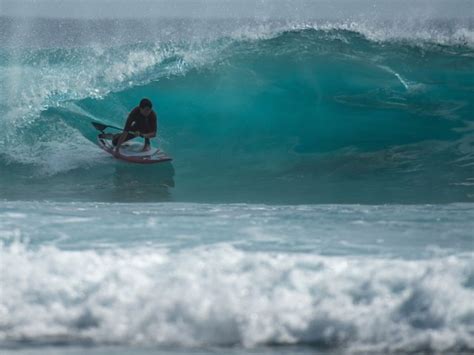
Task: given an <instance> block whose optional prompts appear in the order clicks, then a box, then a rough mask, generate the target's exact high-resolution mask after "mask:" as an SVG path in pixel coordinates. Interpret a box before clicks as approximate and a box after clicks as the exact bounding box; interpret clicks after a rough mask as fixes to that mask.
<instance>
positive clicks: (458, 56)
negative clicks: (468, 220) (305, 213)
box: [0, 26, 474, 202]
mask: <svg viewBox="0 0 474 355" xmlns="http://www.w3.org/2000/svg"><path fill="white" fill-rule="evenodd" d="M348 28H349V29H351V27H350V26H349V27H348ZM239 31H240V32H236V31H234V32H233V37H232V36H231V37H225V36H224V37H221V38H218V39H212V40H211V39H209V38H205V39H201V40H199V41H194V42H189V41H186V40H181V41H177V42H165V43H163V42H156V43H150V42H143V43H136V44H123V45H119V46H109V47H104V46H101V45H97V46H96V47H94V46H87V47H77V48H74V47H73V48H40V49H28V50H25V49H4V50H3V54H2V55H1V56H0V61H1V62H2V63H3V68H4V69H3V70H2V72H1V73H0V75H2V81H3V82H6V83H7V87H8V93H6V96H4V99H3V101H2V103H1V107H2V108H1V109H2V111H3V116H2V120H1V122H0V126H1V127H2V131H3V133H2V134H3V136H2V139H1V140H0V147H1V148H2V153H1V155H0V164H2V166H3V167H5V169H7V170H9V174H11V176H10V177H5V179H7V180H8V181H11V180H12V179H14V178H15V177H18V174H20V175H21V174H22V173H19V171H23V170H24V169H26V170H27V171H28V177H31V176H33V177H35V178H41V177H44V176H56V175H58V174H60V175H61V174H62V175H63V176H64V174H66V175H67V174H71V179H74V177H73V176H72V175H73V174H74V172H75V171H77V169H82V170H89V169H96V168H97V167H100V166H103V165H104V164H105V165H106V166H110V165H113V163H112V162H111V161H110V160H107V159H106V157H105V155H103V154H102V153H101V152H99V151H98V150H95V147H94V146H93V142H94V141H95V132H94V131H93V129H92V128H91V127H89V122H90V121H91V120H99V121H104V122H106V123H110V124H114V125H121V124H122V123H123V120H124V118H125V117H126V114H127V112H128V110H130V109H131V108H132V107H134V106H135V105H136V103H137V102H138V101H139V99H140V98H141V97H144V96H146V97H150V98H151V99H152V101H154V102H155V105H156V107H157V112H158V115H159V121H160V134H159V139H160V144H161V145H162V146H163V147H164V149H165V150H166V151H168V152H169V153H170V154H171V155H172V156H173V157H174V158H175V163H174V167H175V168H176V171H177V172H178V174H179V179H180V184H179V186H181V187H183V195H182V196H186V195H187V196H189V198H190V199H191V200H193V199H194V198H197V195H196V194H197V192H191V191H190V190H191V189H193V186H192V185H193V184H197V185H198V186H200V189H201V188H202V187H204V186H212V187H213V189H214V191H216V193H215V196H216V198H217V196H219V195H221V194H222V193H223V189H224V188H226V186H227V187H228V186H230V185H231V186H233V187H234V188H236V191H239V193H242V192H243V193H244V194H247V195H250V196H251V195H253V194H254V193H255V191H258V190H259V189H262V188H263V189H264V190H266V192H265V193H264V194H267V192H269V191H268V190H269V189H270V190H275V189H279V187H278V186H283V185H288V184H289V185H291V186H292V188H293V186H295V189H296V190H297V191H298V193H297V195H299V196H300V197H301V196H303V195H308V193H309V195H310V196H316V195H318V196H320V197H321V196H323V197H321V198H322V201H328V200H329V201H330V200H331V196H330V195H331V194H329V195H328V194H327V193H326V192H327V191H328V186H330V188H329V189H330V190H331V191H334V186H344V185H346V186H348V188H347V190H344V194H346V195H347V192H348V191H354V190H359V191H360V190H361V188H363V190H364V191H366V192H364V193H355V192H352V193H350V195H351V196H352V197H350V198H348V200H347V201H357V200H358V199H360V198H361V197H360V196H359V195H360V194H362V195H365V194H367V191H368V190H370V188H369V186H372V187H375V189H376V190H382V189H384V188H385V187H387V186H390V187H389V188H390V191H389V192H385V193H383V195H384V198H385V199H389V200H391V199H392V198H395V199H397V198H399V197H400V199H401V200H400V201H408V200H407V199H409V200H410V199H411V198H410V197H408V196H412V195H413V193H414V195H415V196H417V197H413V199H412V200H411V201H425V202H429V201H469V200H472V198H473V191H472V174H471V173H470V169H471V168H472V165H473V163H474V160H473V159H474V155H473V153H472V151H473V149H472V145H473V143H474V134H473V129H474V126H473V122H472V119H473V118H472V114H471V113H472V109H473V107H472V89H473V87H472V80H473V74H472V70H471V69H472V65H473V61H474V59H473V58H474V54H473V51H472V48H471V47H470V46H469V45H466V44H451V45H442V44H439V43H435V42H429V41H428V42H426V41H425V42H423V41H422V42H420V41H418V40H413V39H412V40H411V41H408V42H406V41H404V40H400V39H389V40H386V41H382V42H380V41H378V40H374V39H371V38H369V36H367V35H363V34H361V33H358V32H354V31H349V30H347V29H334V28H330V27H329V28H328V29H321V28H320V29H314V28H306V29H294V30H288V29H287V30H285V31H283V32H280V31H278V30H275V29H273V30H270V31H266V30H262V31H260V32H257V33H255V32H252V31H250V33H252V34H253V35H254V36H253V38H250V37H251V36H249V35H244V36H242V33H245V30H244V29H243V28H242V27H239ZM256 34H258V35H257V36H255V35H256ZM441 42H442V41H441ZM25 51H26V52H25ZM25 53H26V55H25ZM20 54H21V55H20ZM5 89H6V88H5ZM65 138H66V139H67V143H65V141H66V140H65ZM203 157H204V158H203ZM196 162H199V163H198V164H196ZM177 178H178V177H177ZM231 179H235V180H238V181H240V182H241V185H239V184H237V183H235V182H231V181H230V180H231ZM362 179H365V183H359V182H358V181H361V180H362ZM426 181H430V183H431V186H430V187H427V186H426V184H425V182H426ZM387 182H388V183H387ZM229 184H230V185H229ZM235 185H237V186H235ZM177 186H178V185H177ZM195 186H196V185H194V187H195ZM323 186H324V187H323ZM384 186H385V187H384ZM405 188H407V190H406V191H404V190H405ZM200 189H198V190H200ZM413 189H415V190H413ZM435 190H436V191H435ZM325 191H326V192H325ZM207 192H208V191H207ZM189 193H191V195H192V196H194V197H191V195H189ZM272 194H274V193H272ZM402 195H403V197H401V196H402ZM397 196H399V197H397ZM286 198H287V197H285V199H286ZM315 198H316V197H315ZM341 198H342V196H339V197H337V198H336V200H337V201H338V202H342V201H344V199H343V198H342V199H341ZM237 200H238V198H237ZM295 200H298V198H295ZM306 202H310V201H309V200H308V201H306Z"/></svg>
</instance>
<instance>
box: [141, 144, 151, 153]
mask: <svg viewBox="0 0 474 355" xmlns="http://www.w3.org/2000/svg"><path fill="white" fill-rule="evenodd" d="M149 150H150V146H149V145H146V146H144V147H143V149H142V152H148V151H149Z"/></svg>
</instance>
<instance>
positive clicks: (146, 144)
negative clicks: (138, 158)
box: [143, 138, 150, 152]
mask: <svg viewBox="0 0 474 355" xmlns="http://www.w3.org/2000/svg"><path fill="white" fill-rule="evenodd" d="M147 150H150V138H145V145H144V146H143V151H144V152H146V151H147Z"/></svg>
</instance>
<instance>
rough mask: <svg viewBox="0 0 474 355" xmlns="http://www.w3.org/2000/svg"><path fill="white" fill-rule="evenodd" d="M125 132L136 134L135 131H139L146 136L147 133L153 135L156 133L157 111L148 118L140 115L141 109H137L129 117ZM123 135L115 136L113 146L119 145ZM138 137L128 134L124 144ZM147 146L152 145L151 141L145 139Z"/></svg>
mask: <svg viewBox="0 0 474 355" xmlns="http://www.w3.org/2000/svg"><path fill="white" fill-rule="evenodd" d="M124 131H125V132H130V131H131V132H134V131H139V132H140V133H143V134H146V133H152V132H156V113H155V111H151V112H150V114H149V115H148V117H145V116H143V115H142V114H141V113H140V107H138V106H137V107H135V108H134V109H133V110H132V111H131V112H130V114H129V115H128V118H127V122H126V123H125V129H124ZM121 135H122V134H121V133H119V134H116V135H114V138H113V140H112V144H113V145H117V143H118V140H119V138H120V136H121ZM135 137H136V136H135V135H133V134H131V133H128V134H127V137H126V138H125V140H124V142H126V141H128V140H130V139H133V138H135ZM145 144H146V145H149V144H150V139H149V138H145Z"/></svg>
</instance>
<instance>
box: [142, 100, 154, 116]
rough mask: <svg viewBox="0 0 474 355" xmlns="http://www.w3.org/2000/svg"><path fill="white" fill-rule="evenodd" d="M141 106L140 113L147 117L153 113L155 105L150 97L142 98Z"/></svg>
mask: <svg viewBox="0 0 474 355" xmlns="http://www.w3.org/2000/svg"><path fill="white" fill-rule="evenodd" d="M139 107H140V113H141V114H142V115H143V116H145V117H147V116H148V115H149V114H150V113H151V108H152V107H153V104H152V103H151V101H150V100H148V99H142V100H141V101H140V105H139Z"/></svg>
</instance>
